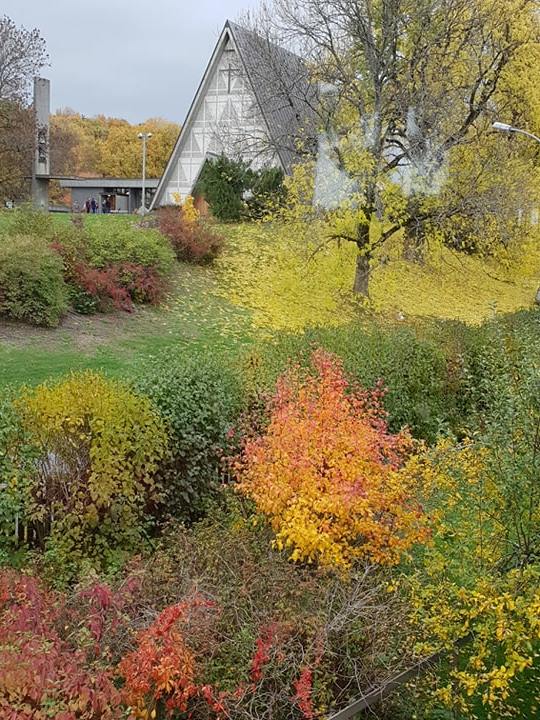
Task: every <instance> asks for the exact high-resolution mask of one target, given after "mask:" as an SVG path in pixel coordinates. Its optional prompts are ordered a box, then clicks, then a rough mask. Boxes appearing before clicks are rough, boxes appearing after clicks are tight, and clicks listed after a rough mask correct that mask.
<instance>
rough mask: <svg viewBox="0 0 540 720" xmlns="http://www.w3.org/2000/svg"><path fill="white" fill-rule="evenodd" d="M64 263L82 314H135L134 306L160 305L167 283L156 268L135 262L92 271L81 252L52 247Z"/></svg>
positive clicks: (74, 304) (56, 245)
mask: <svg viewBox="0 0 540 720" xmlns="http://www.w3.org/2000/svg"><path fill="white" fill-rule="evenodd" d="M52 247H53V249H54V250H56V251H57V252H58V253H59V254H60V256H61V257H62V260H63V261H64V276H65V280H66V282H67V283H68V284H69V285H70V286H71V287H72V288H73V290H74V296H73V306H74V308H75V310H77V311H78V312H83V313H88V312H108V311H109V310H110V309H111V308H115V309H116V310H125V311H127V312H131V311H132V310H133V303H134V302H135V303H149V304H151V305H155V304H157V303H158V302H159V301H160V300H161V299H162V297H163V294H164V292H165V289H166V281H165V280H164V278H163V277H161V276H160V275H159V273H158V272H157V270H156V269H155V268H151V267H145V266H144V265H138V264H137V263H133V262H123V263H114V264H111V265H109V266H107V267H104V268H96V267H92V266H91V265H90V264H89V263H88V262H87V260H86V258H85V256H84V253H83V251H82V250H81V249H80V248H79V249H78V250H76V251H74V250H73V248H68V247H66V246H64V245H62V244H61V243H58V242H55V243H53V244H52Z"/></svg>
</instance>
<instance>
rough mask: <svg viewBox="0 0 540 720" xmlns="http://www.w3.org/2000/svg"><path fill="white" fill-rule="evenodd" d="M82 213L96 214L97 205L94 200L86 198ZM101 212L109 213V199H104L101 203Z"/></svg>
mask: <svg viewBox="0 0 540 720" xmlns="http://www.w3.org/2000/svg"><path fill="white" fill-rule="evenodd" d="M84 211H85V212H87V213H97V211H98V204H97V201H96V198H88V200H87V201H86V202H85V203H84ZM101 212H102V213H110V212H111V201H110V200H109V198H104V199H103V200H102V201H101Z"/></svg>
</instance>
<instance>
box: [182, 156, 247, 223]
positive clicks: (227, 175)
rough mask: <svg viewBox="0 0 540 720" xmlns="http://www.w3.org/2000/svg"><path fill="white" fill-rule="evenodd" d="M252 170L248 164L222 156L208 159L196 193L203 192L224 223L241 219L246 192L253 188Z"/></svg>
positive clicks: (217, 216) (213, 212)
mask: <svg viewBox="0 0 540 720" xmlns="http://www.w3.org/2000/svg"><path fill="white" fill-rule="evenodd" d="M249 178H250V172H249V169H248V166H247V165H246V163H243V162H236V161H234V160H230V159H229V158H227V157H225V155H221V156H220V157H218V158H215V159H214V160H209V161H207V162H205V164H204V166H203V169H202V171H201V174H200V177H199V180H198V182H197V187H196V188H195V191H194V192H195V193H196V194H198V193H202V194H203V195H204V197H205V199H206V201H207V202H208V204H209V205H210V209H211V211H212V215H213V216H214V217H215V218H216V219H217V220H220V221H221V222H238V221H239V220H240V218H241V216H242V211H243V209H244V202H243V200H242V195H243V193H244V190H246V189H247V188H248V187H249Z"/></svg>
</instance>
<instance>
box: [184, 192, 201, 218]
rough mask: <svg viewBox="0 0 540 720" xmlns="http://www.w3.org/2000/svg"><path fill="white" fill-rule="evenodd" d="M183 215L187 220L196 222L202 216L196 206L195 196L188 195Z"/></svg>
mask: <svg viewBox="0 0 540 720" xmlns="http://www.w3.org/2000/svg"><path fill="white" fill-rule="evenodd" d="M182 215H183V216H184V219H185V220H186V221H187V222H190V223H195V222H197V220H198V219H199V217H200V213H199V211H198V210H197V208H196V207H195V204H194V202H193V197H192V196H191V195H188V196H187V198H186V199H185V200H184V203H183V205H182Z"/></svg>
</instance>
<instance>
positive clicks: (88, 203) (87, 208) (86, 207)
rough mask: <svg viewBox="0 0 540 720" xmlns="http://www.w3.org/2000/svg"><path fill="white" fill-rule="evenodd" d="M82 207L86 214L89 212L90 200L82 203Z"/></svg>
mask: <svg viewBox="0 0 540 720" xmlns="http://www.w3.org/2000/svg"><path fill="white" fill-rule="evenodd" d="M84 207H85V210H86V212H87V213H89V212H90V198H88V200H87V201H86V202H85V203H84Z"/></svg>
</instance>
